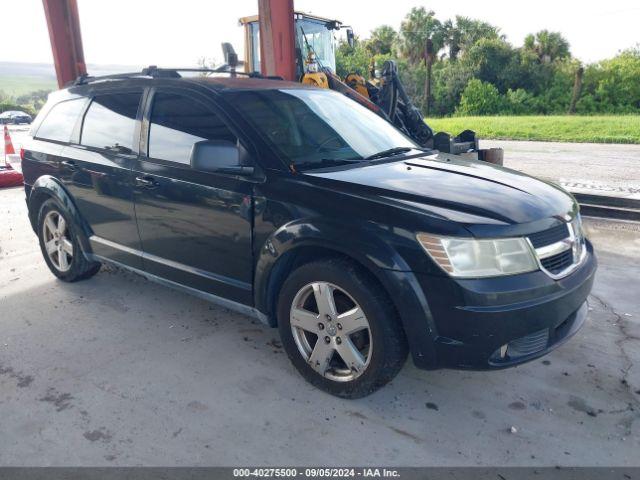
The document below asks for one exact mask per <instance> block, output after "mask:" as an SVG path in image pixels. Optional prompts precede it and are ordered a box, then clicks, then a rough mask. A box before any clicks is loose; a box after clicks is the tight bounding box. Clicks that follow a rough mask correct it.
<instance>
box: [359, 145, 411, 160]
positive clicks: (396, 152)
mask: <svg viewBox="0 0 640 480" xmlns="http://www.w3.org/2000/svg"><path fill="white" fill-rule="evenodd" d="M411 150H413V148H411V147H394V148H389V149H387V150H382V151H381V152H378V153H374V154H373V155H369V156H368V157H365V158H364V159H365V160H375V159H376V158H385V157H392V156H394V155H400V154H401V153H407V152H410V151H411Z"/></svg>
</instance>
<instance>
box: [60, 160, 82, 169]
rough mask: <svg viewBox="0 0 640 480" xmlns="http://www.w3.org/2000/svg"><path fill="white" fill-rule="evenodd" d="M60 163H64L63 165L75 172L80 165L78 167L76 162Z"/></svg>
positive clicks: (65, 161)
mask: <svg viewBox="0 0 640 480" xmlns="http://www.w3.org/2000/svg"><path fill="white" fill-rule="evenodd" d="M60 163H62V165H64V166H65V167H67V168H68V169H69V170H75V169H77V168H78V165H76V162H74V161H73V160H63V161H62V162H60Z"/></svg>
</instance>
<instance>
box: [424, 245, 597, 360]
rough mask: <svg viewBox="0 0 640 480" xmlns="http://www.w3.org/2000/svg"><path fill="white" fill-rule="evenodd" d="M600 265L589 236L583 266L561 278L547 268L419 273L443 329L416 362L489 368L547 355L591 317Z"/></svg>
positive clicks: (437, 322) (425, 347) (436, 327)
mask: <svg viewBox="0 0 640 480" xmlns="http://www.w3.org/2000/svg"><path fill="white" fill-rule="evenodd" d="M596 269H597V261H596V258H595V255H594V252H593V247H592V246H591V244H589V243H587V256H586V258H585V260H584V262H583V263H582V265H580V267H578V268H577V269H576V270H575V271H574V272H573V273H571V274H570V275H569V276H567V277H565V278H563V279H560V280H553V279H551V278H550V277H549V276H548V275H546V274H545V273H543V272H541V271H538V272H531V273H527V274H522V275H517V276H512V277H502V278H492V279H482V280H455V279H453V278H451V277H443V276H430V275H417V277H418V281H419V283H420V285H421V287H422V290H423V292H424V294H425V296H426V298H427V301H428V303H429V307H430V311H431V315H432V316H433V319H434V324H435V330H436V332H435V335H433V337H432V345H430V346H429V347H430V348H431V349H433V355H430V356H422V357H416V355H414V362H415V363H416V365H417V366H418V367H421V368H427V369H433V368H465V369H475V370H487V369H499V368H506V367H510V366H513V365H517V364H520V363H524V362H527V361H530V360H533V359H535V358H538V357H541V356H543V355H545V354H547V353H548V352H550V351H551V350H553V349H555V348H557V347H558V346H560V345H562V344H563V343H565V342H566V341H567V340H568V339H569V338H571V337H572V336H573V335H574V334H575V333H576V332H577V331H578V330H579V329H580V327H581V326H582V325H583V324H584V322H585V319H586V317H587V310H588V309H587V305H586V300H587V297H588V295H589V293H590V291H591V288H592V286H593V280H594V277H595V272H596ZM427 348H428V347H427V346H424V348H423V350H426V349H427Z"/></svg>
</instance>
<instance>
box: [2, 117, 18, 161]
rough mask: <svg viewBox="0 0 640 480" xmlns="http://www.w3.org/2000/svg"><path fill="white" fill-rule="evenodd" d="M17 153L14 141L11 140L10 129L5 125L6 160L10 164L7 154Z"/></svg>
mask: <svg viewBox="0 0 640 480" xmlns="http://www.w3.org/2000/svg"><path fill="white" fill-rule="evenodd" d="M9 154H11V155H15V154H16V151H15V150H14V149H13V143H12V142H11V136H10V135H9V129H8V128H7V126H6V125H5V126H4V161H5V163H6V164H7V165H8V162H7V155H9Z"/></svg>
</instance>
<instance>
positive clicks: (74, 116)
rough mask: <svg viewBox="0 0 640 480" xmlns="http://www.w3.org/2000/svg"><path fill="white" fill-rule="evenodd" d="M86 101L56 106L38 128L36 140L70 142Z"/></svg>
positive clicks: (67, 101) (70, 101) (74, 101)
mask: <svg viewBox="0 0 640 480" xmlns="http://www.w3.org/2000/svg"><path fill="white" fill-rule="evenodd" d="M85 101H86V100H85V99H84V98H77V99H75V100H66V101H64V102H60V103H58V104H56V105H54V106H53V107H52V108H51V110H50V111H49V113H48V114H47V116H46V117H45V119H44V120H43V121H42V124H41V125H40V128H38V132H37V133H36V138H41V139H44V140H55V141H57V142H69V141H70V140H71V135H72V134H73V129H74V127H75V126H76V122H77V121H78V117H79V116H80V113H81V112H82V109H83V108H84V105H85Z"/></svg>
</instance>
